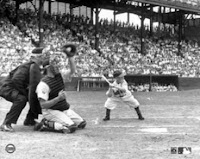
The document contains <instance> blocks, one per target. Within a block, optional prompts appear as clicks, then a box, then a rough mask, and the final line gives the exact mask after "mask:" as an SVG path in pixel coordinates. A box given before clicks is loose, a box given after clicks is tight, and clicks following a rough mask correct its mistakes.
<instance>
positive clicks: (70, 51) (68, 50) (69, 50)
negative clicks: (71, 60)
mask: <svg viewBox="0 0 200 159" xmlns="http://www.w3.org/2000/svg"><path fill="white" fill-rule="evenodd" d="M62 50H63V52H64V53H65V54H66V55H67V57H73V56H74V55H75V54H76V46H75V45H74V44H66V45H64V46H63V47H62Z"/></svg>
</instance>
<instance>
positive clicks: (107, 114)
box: [103, 108, 111, 121]
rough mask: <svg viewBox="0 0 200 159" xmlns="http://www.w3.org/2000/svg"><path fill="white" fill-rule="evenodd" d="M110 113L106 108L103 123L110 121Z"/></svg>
mask: <svg viewBox="0 0 200 159" xmlns="http://www.w3.org/2000/svg"><path fill="white" fill-rule="evenodd" d="M110 112H111V110H110V109H108V108H106V116H105V118H104V119H103V120H104V121H107V120H110Z"/></svg>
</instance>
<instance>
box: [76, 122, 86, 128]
mask: <svg viewBox="0 0 200 159" xmlns="http://www.w3.org/2000/svg"><path fill="white" fill-rule="evenodd" d="M86 124H87V122H86V121H85V120H83V121H82V122H81V123H80V124H79V125H78V128H79V129H84V128H85V126H86Z"/></svg>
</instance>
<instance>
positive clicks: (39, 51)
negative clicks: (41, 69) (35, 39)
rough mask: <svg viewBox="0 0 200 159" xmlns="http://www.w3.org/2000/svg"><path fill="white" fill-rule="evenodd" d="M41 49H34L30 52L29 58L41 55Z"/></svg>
mask: <svg viewBox="0 0 200 159" xmlns="http://www.w3.org/2000/svg"><path fill="white" fill-rule="evenodd" d="M43 49H44V48H43V47H37V48H35V49H33V50H32V52H31V56H38V55H39V56H41V55H42V52H43Z"/></svg>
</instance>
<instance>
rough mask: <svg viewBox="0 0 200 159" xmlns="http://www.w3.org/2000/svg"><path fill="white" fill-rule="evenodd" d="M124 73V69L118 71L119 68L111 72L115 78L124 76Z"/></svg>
mask: <svg viewBox="0 0 200 159" xmlns="http://www.w3.org/2000/svg"><path fill="white" fill-rule="evenodd" d="M125 75H126V72H125V71H120V70H116V71H114V73H113V77H114V78H116V77H124V76H125Z"/></svg>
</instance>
